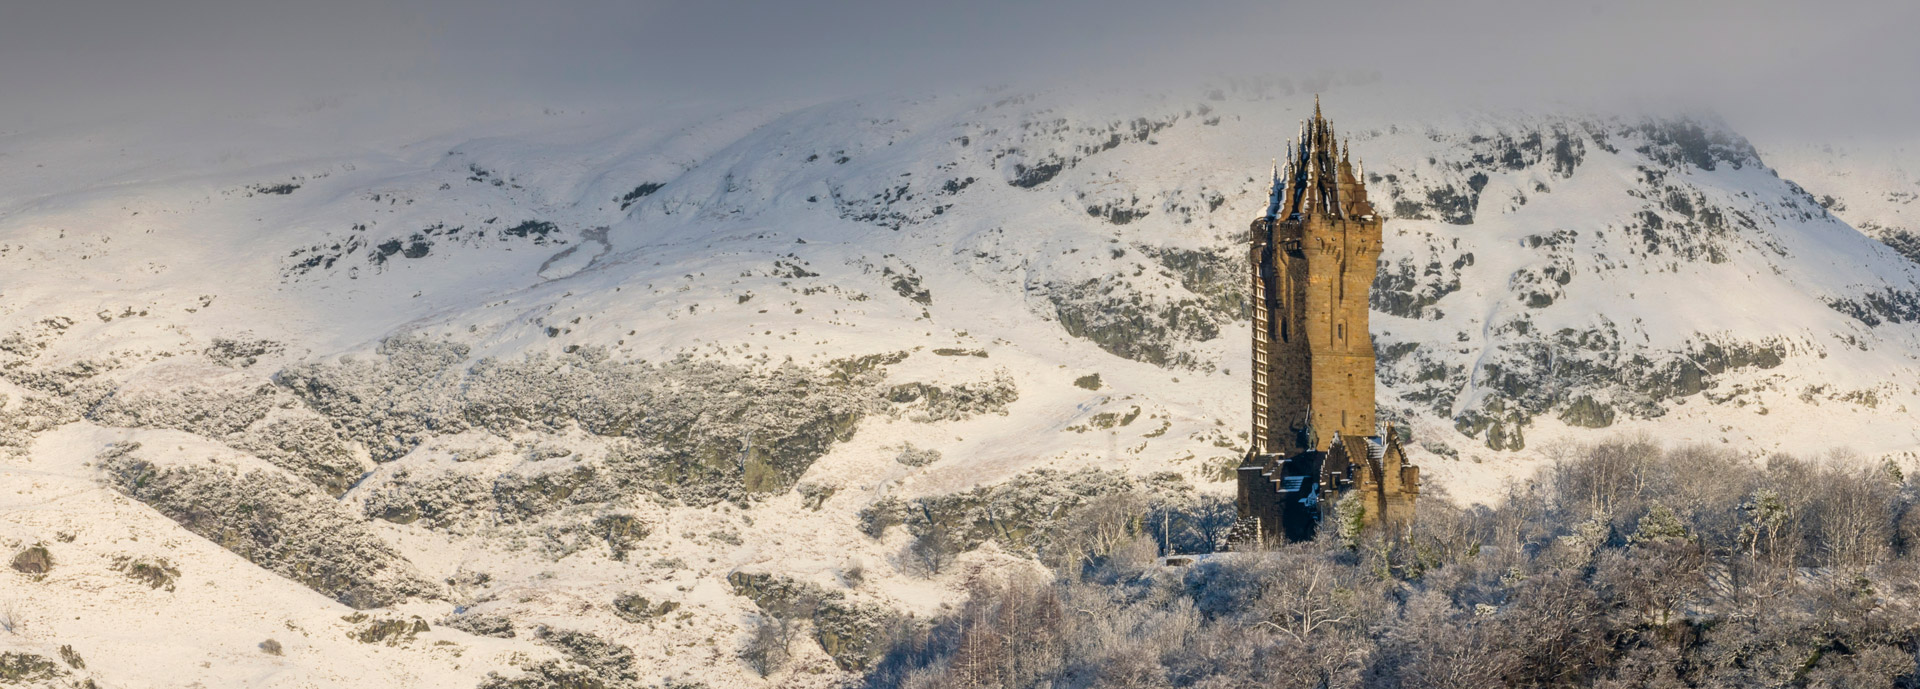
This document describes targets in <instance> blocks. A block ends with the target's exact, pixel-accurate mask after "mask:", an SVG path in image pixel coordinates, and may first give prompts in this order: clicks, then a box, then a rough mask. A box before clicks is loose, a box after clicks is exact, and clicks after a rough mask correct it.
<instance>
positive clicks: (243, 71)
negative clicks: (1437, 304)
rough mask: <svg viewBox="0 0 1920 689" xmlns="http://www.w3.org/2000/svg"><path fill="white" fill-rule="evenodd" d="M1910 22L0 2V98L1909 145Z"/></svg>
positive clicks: (1686, 9) (1506, 13)
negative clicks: (878, 113) (984, 104)
mask: <svg viewBox="0 0 1920 689" xmlns="http://www.w3.org/2000/svg"><path fill="white" fill-rule="evenodd" d="M1913 26H1920V4H1916V3H1910V2H1904V1H1889V0H1882V1H1877V2H1869V1H1844V2H1830V3H1821V4H1818V5H1816V4H1813V3H1799V2H1786V1H1784V0H1757V1H1754V2H1735V1H1733V0H1701V1H1697V2H1683V1H1673V0H1667V1H1661V2H1654V1H1651V0H1620V1H1618V2H1606V3H1574V2H1556V1H1554V0H1533V1H1524V2H1523V1H1520V0H1456V1H1453V2H1445V3H1436V2H1387V1H1384V0H1346V1H1344V2H1256V1H1253V0H1193V1H1188V2H1164V1H1156V2H1146V1H1143V0H1108V1H1095V0H1054V1H1051V2H1031V1H1027V2H1017V1H1013V0H975V1H973V2H964V3H918V2H899V1H897V0H887V1H882V0H843V1H840V2H799V1H784V2H780V1H749V0H651V1H648V0H640V1H637V2H616V1H613V0H555V1H553V2H546V3H527V2H501V1H480V2H455V1H453V0H400V1H398V2H371V1H368V0H343V1H337V2H325V3H255V2H246V1H243V0H186V1H183V2H168V3H151V2H135V1H125V2H99V1H97V0H75V1H72V2H62V3H11V4H9V5H8V6H7V7H6V8H4V9H0V92H4V93H6V94H7V95H8V97H7V98H5V99H4V100H5V102H6V103H7V104H8V105H7V106H0V107H5V108H7V110H11V111H12V112H14V113H15V114H16V115H18V116H20V117H28V116H29V115H30V116H32V117H33V118H35V119H38V120H49V119H50V120H55V121H64V120H69V119H72V118H73V117H75V116H78V115H84V114H87V113H138V112H143V111H150V110H159V111H171V112H179V113H189V114H190V113H196V112H203V113H204V112H213V111H216V110H233V109H239V110H248V109H256V108H262V107H284V106H286V105H287V104H296V105H297V104H299V103H302V102H306V101H310V100H313V99H320V98H329V97H341V96H348V97H362V98H391V99H440V100H444V101H447V102H469V103H470V102H508V101H518V102H524V103H530V104H531V103H551V104H555V105H562V104H566V103H574V102H580V103H587V102H607V101H620V102H639V103H662V102H679V101H688V100H704V101H714V100H720V101H731V100H744V99H753V98H760V97H779V98H787V97H812V96H821V95H836V94H846V93H858V92H868V91H879V90H889V89H899V88H915V87H924V88H930V89H941V88H951V87H956V86H960V85H968V84H978V83H1015V84H1021V83H1035V84H1049V83H1087V82H1095V83H1111V84H1129V83H1135V84H1140V85H1142V86H1144V87H1147V88H1159V87H1165V86H1169V85H1179V84H1185V83H1193V82H1196V81H1199V80H1203V79H1207V78H1213V77H1220V76H1232V75H1266V74H1316V73H1327V72H1342V73H1344V72H1354V71H1358V72H1371V73H1377V74H1379V75H1381V76H1382V78H1383V79H1384V80H1385V83H1387V84H1389V85H1390V86H1391V87H1392V88H1396V89H1402V90H1406V91H1409V92H1420V93H1422V94H1424V95H1428V96H1431V97H1445V98H1453V99H1459V100H1463V101H1466V102H1486V103H1499V104H1511V103H1525V102H1529V101H1534V100H1540V99H1552V98H1585V99H1589V100H1596V99H1613V98H1617V99H1655V100H1659V99H1664V100H1668V101H1672V102H1686V103H1690V104H1697V105H1701V106H1705V107H1713V108H1717V109H1722V110H1730V111H1732V114H1734V115H1737V116H1743V117H1753V118H1758V119H1761V120H1765V121H1766V122H1768V123H1770V124H1774V125H1779V126H1796V125H1799V124H1806V125H1811V124H1812V123H1811V121H1810V120H1812V119H1813V118H1816V117H1821V118H1825V119H1824V124H1825V125H1826V126H1845V127H1852V128H1882V129H1895V130H1898V129H1902V128H1906V127H1910V125H1907V124H1905V123H1906V122H1911V121H1912V119H1913V117H1914V116H1915V115H1920V93H1917V92H1920V89H1914V88H1912V87H1911V86H1910V84H1911V83H1912V81H1913V80H1914V77H1915V74H1914V72H1915V71H1916V68H1920V42H1914V41H1911V40H1908V37H1907V36H1906V35H1905V34H1907V33H1909V32H1910V30H1911V27H1913ZM7 110H0V115H6V114H7Z"/></svg>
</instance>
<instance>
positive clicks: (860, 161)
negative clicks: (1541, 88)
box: [0, 80, 1920, 686]
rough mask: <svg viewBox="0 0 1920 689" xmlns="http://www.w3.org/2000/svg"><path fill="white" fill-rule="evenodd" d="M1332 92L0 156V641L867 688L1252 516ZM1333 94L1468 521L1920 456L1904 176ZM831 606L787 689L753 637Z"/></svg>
mask: <svg viewBox="0 0 1920 689" xmlns="http://www.w3.org/2000/svg"><path fill="white" fill-rule="evenodd" d="M1312 107H1313V96H1312V93H1311V92H1310V91H1306V90H1303V89H1301V88H1296V85H1295V84H1293V83H1290V82H1286V81H1279V80H1275V81H1261V82H1245V83H1237V84H1221V85H1219V86H1217V87H1214V86H1208V87H1203V88H1197V89H1195V90H1193V91H1191V92H1178V93H1163V94H1135V93H1127V94H1111V93H1103V94H1088V93H1080V92H1074V91H1060V92H1040V93H1016V92H1011V91H1000V92H973V93H966V94H959V95H914V96H886V97H882V96H875V97H867V98H860V99H846V100H831V101H825V102H817V103H803V104H768V105H762V106H757V107H750V108H710V109H683V110H661V111H649V112H639V113H634V112H609V113H590V112H589V113H582V112H577V111H565V112H562V111H549V112H545V113H540V114H532V115H527V116H524V117H512V118H505V119H501V120H496V121H492V122H489V123H486V124H463V125H460V126H457V127H451V126H450V127H448V128H445V130H441V131H432V132H429V133H425V134H418V135H411V136H397V135H393V134H391V133H388V134H386V135H382V136H371V135H357V134H347V133H343V132H351V131H356V130H352V129H349V128H344V127H341V126H334V123H331V122H330V121H329V120H327V117H328V114H327V113H325V112H322V113H307V114H303V115H300V116H298V117H290V118H251V119H244V120H241V119H236V120H233V121H224V122H220V123H218V124H217V125H215V126H199V127H171V128H170V127H164V126H160V125H152V126H139V127H127V128H123V129H118V130H114V131H99V130H86V131H33V132H22V133H11V134H5V135H0V378H4V382H0V394H4V399H5V404H4V405H3V406H0V488H4V489H5V490H0V545H4V546H5V553H0V554H4V555H5V556H7V557H12V556H13V554H14V553H16V552H24V551H25V550H26V549H29V548H33V547H39V548H44V550H45V552H46V553H48V554H49V556H50V558H51V560H52V563H53V564H52V567H51V569H50V570H48V571H45V572H39V573H32V574H28V573H21V572H16V571H13V570H8V571H6V572H5V573H4V576H0V620H5V621H7V622H8V626H9V627H10V628H11V629H12V633H9V634H4V635H0V645H4V646H6V647H8V648H11V649H12V651H13V652H19V653H31V654H34V655H36V656H40V657H44V658H50V659H58V658H60V657H61V656H60V653H59V652H58V649H59V648H60V647H62V646H70V647H71V650H72V652H74V653H77V654H79V656H80V657H82V658H84V667H76V666H72V665H70V664H67V663H65V662H60V664H58V665H57V666H53V667H51V668H50V669H49V672H50V673H52V672H58V673H65V674H64V675H63V677H62V678H63V679H78V678H85V677H92V678H96V679H98V680H99V682H100V683H101V684H102V685H103V686H176V685H185V684H190V683H193V682H200V683H203V684H206V685H209V686H213V685H218V686H349V685H351V686H374V685H381V684H387V685H392V686H424V685H431V686H442V685H444V686H474V685H476V684H480V683H482V682H488V681H495V682H504V681H507V680H511V679H513V678H525V679H530V680H532V679H539V678H549V679H553V678H565V677H575V678H593V679H596V680H599V681H606V682H613V683H615V684H618V683H621V682H625V683H638V684H641V685H648V684H661V683H667V684H674V683H691V682H704V683H707V684H708V685H710V686H754V685H757V683H760V682H763V681H765V682H770V683H775V684H778V685H781V686H825V685H830V684H833V683H835V682H836V681H838V680H839V679H840V678H842V677H845V676H846V675H847V673H852V672H858V671H859V669H860V668H861V667H862V666H863V664H864V663H865V662H866V661H867V659H868V654H870V653H871V651H873V650H874V649H875V648H877V646H878V644H879V643H881V639H882V637H883V636H884V634H885V629H884V627H885V625H886V624H888V622H887V620H888V619H890V618H891V616H893V615H896V614H904V613H913V614H917V615H922V616H924V615H926V614H928V613H931V612H934V611H935V610H937V609H938V608H939V607H940V606H941V605H943V604H945V603H950V602H952V601H954V600H956V599H957V598H958V597H959V596H960V595H961V592H962V590H963V586H964V585H965V581H966V580H967V578H968V576H969V574H970V573H971V572H976V571H979V570H980V569H982V568H1016V567H1027V566H1031V565H1030V564H1029V561H1028V560H1026V559H1025V558H1026V557H1027V556H1028V555H1030V554H1031V553H1032V551H1033V550H1034V549H1036V548H1039V547H1041V545H1040V544H1041V543H1043V542H1044V539H1039V538H1031V537H1030V535H1031V534H1036V533H1045V532H1046V530H1047V529H1048V528H1049V526H1050V524H1049V522H1048V520H1049V519H1050V518H1051V516H1052V515H1054V514H1057V513H1058V509H1057V508H1058V507H1060V506H1062V505H1070V504H1072V503H1073V502H1075V501H1076V500H1079V499H1081V498H1083V497H1085V496H1087V495H1091V494H1094V493H1098V492H1101V491H1105V490H1111V489H1114V488H1115V487H1119V486H1128V485H1130V486H1134V487H1139V488H1143V489H1147V490H1150V491H1155V492H1158V493H1161V494H1167V495H1186V494H1211V495H1219V494H1224V493H1226V492H1228V491H1230V484H1229V483H1226V482H1225V481H1226V480H1227V479H1229V478H1230V477H1231V471H1230V467H1231V466H1232V465H1233V463H1234V462H1235V461H1236V460H1237V457H1238V454H1239V453H1240V452H1242V451H1243V450H1244V442H1245V435H1244V433H1243V432H1242V430H1243V427H1244V426H1245V424H1246V423H1247V414H1248V404H1247V394H1248V393H1247V388H1248V386H1247V380H1246V374H1247V371H1246V369H1245V367H1244V363H1243V361H1244V359H1245V357H1246V356H1247V344H1246V343H1247V339H1248V338H1247V331H1246V326H1245V323H1244V320H1245V315H1246V308H1247V306H1246V303H1245V295H1244V290H1243V287H1244V285H1245V268H1244V242H1245V233H1246V228H1247V224H1248V222H1249V221H1250V220H1251V219H1252V218H1253V217H1254V216H1255V215H1256V214H1258V213H1259V212H1260V211H1261V210H1262V209H1263V207H1264V203H1265V198H1266V190H1265V188H1264V181H1265V179H1266V176H1267V166H1268V164H1269V161H1270V159H1271V158H1273V157H1275V156H1277V155H1279V154H1280V153H1281V146H1282V145H1283V144H1282V142H1283V140H1284V138H1285V137H1286V136H1288V135H1290V134H1291V133H1292V132H1293V131H1294V130H1295V126H1296V123H1297V121H1298V120H1299V119H1301V118H1303V117H1306V116H1308V115H1309V114H1310V111H1311V108H1312ZM1326 107H1327V111H1328V114H1329V116H1330V117H1331V118H1332V119H1333V121H1334V124H1335V126H1336V127H1338V128H1339V130H1340V131H1341V132H1342V133H1343V134H1344V135H1345V136H1348V137H1350V140H1351V146H1352V150H1353V151H1354V154H1355V155H1356V157H1358V158H1360V159H1362V160H1363V161H1364V167H1365V170H1366V174H1367V176H1368V183H1369V187H1370V189H1371V194H1372V197H1373V199H1375V202H1376V205H1377V206H1378V207H1380V208H1382V209H1383V210H1385V211H1386V212H1387V213H1388V214H1389V216H1390V218H1391V219H1390V220H1389V221H1388V223H1387V229H1386V232H1387V247H1386V254H1385V256H1384V257H1383V263H1382V266H1381V277H1380V279H1379V281H1378V282H1377V283H1376V290H1375V291H1376V293H1375V295H1374V308H1375V313H1374V324H1373V330H1374V336H1375V341H1376V350H1377V352H1378V354H1379V360H1380V366H1381V370H1380V381H1381V388H1380V394H1379V403H1380V404H1381V406H1382V407H1383V410H1384V411H1385V414H1384V416H1385V418H1390V419H1393V420H1394V421H1396V422H1397V423H1399V424H1401V425H1402V426H1403V427H1408V428H1410V429H1411V433H1412V439H1413V442H1412V444H1411V445H1412V447H1413V448H1414V455H1415V461H1417V462H1419V463H1420V464H1422V465H1423V469H1424V470H1425V471H1426V472H1427V475H1428V476H1430V477H1431V479H1430V481H1431V482H1432V483H1434V484H1437V485H1439V486H1442V487H1444V488H1446V489H1447V491H1448V492H1450V493H1451V495H1453V496H1454V497H1455V498H1456V499H1467V500H1491V499H1495V497H1496V496H1497V494H1498V492H1499V487H1500V486H1501V484H1502V482H1503V481H1506V480H1508V479H1510V478H1516V477H1517V478H1524V477H1526V476H1530V475H1531V474H1532V472H1534V471H1535V470H1537V469H1538V468H1539V467H1540V466H1541V465H1542V464H1543V463H1544V462H1545V461H1547V458H1548V457H1550V456H1551V455H1552V454H1553V450H1554V446H1555V444H1556V443H1561V442H1578V441H1582V440H1591V439H1598V438H1601V437H1605V436H1608V435H1612V434H1617V433H1622V432H1629V433H1632V432H1645V433H1648V434H1652V435H1655V436H1657V437H1659V438H1661V439H1663V440H1665V441H1667V442H1671V443H1711V444H1715V445H1725V446H1728V447H1733V448H1736V449H1740V450H1742V451H1746V452H1750V453H1752V454H1753V455H1755V456H1763V455H1766V454H1770V453H1774V452H1793V453H1823V452H1827V451H1829V450H1834V449H1838V448H1847V449H1850V450H1852V451H1854V452H1857V453H1861V454H1865V455H1868V456H1880V455H1890V456H1904V457H1909V458H1911V457H1912V456H1914V453H1915V451H1916V448H1920V430H1917V429H1916V427H1915V425H1914V424H1913V423H1912V418H1913V416H1912V413H1911V412H1910V411H1909V407H1910V406H1914V405H1920V263H1916V262H1915V260H1916V259H1920V255H1914V254H1912V252H1909V253H1908V255H1906V256H1903V255H1902V254H1901V253H1900V252H1898V251H1895V250H1894V249H1893V248H1889V247H1888V246H1887V245H1884V244H1882V243H1880V242H1879V241H1876V239H1875V238H1876V237H1877V238H1880V239H1885V240H1887V241H1889V243H1893V244H1895V245H1896V246H1900V244H1899V242H1898V241H1896V240H1895V238H1897V237H1901V236H1907V237H1910V236H1911V234H1912V231H1913V227H1914V225H1913V223H1911V222H1907V221H1902V220H1899V218H1906V217H1909V216H1902V215H1899V213H1900V212H1901V211H1898V210H1897V209H1895V206H1898V205H1899V204H1901V203H1904V202H1903V201H1901V199H1902V198H1904V199H1906V200H1908V201H1910V200H1911V199H1912V196H1913V195H1912V193H1910V191H1900V189H1898V188H1897V187H1900V186H1902V185H1903V184H1904V185H1905V186H1906V187H1911V186H1912V179H1911V177H1904V178H1900V180H1896V181H1895V182H1890V183H1888V184H1885V185H1877V183H1876V184H1875V185H1868V184H1852V183H1851V182H1848V181H1846V180H1845V179H1844V178H1846V177H1847V176H1848V175H1850V174H1859V175H1867V174H1875V175H1878V174H1880V172H1878V170H1880V168H1873V170H1875V172H1865V171H1863V172H1858V173H1854V172H1852V170H1853V168H1851V167H1850V166H1849V164H1848V163H1847V160H1846V159H1843V158H1819V159H1818V160H1817V161H1816V162H1809V163H1807V167H1806V169H1808V170H1810V174H1813V173H1815V172H1817V174H1819V175H1821V179H1819V180H1813V179H1808V180H1803V181H1804V182H1805V184H1806V186H1807V187H1808V188H1809V189H1812V190H1813V193H1812V194H1809V193H1808V192H1807V191H1804V190H1802V188H1801V187H1800V186H1799V185H1796V184H1795V183H1794V182H1792V181H1789V179H1783V178H1782V177H1781V176H1780V175H1779V174H1776V173H1775V172H1774V170H1773V169H1771V168H1770V167H1769V163H1770V162H1772V161H1771V159H1763V157H1762V156H1761V155H1760V154H1759V153H1757V152H1756V151H1755V150H1754V148H1753V147H1752V146H1751V145H1749V144H1748V143H1747V142H1746V141H1745V140H1744V139H1743V138H1741V137H1740V136H1739V135H1738V134H1737V133H1735V132H1732V131H1728V130H1727V129H1726V128H1725V127H1723V126H1721V125H1718V124H1715V123H1713V122H1703V121H1695V120H1689V119H1683V118H1665V117H1655V116H1643V115H1633V116H1625V115H1610V114H1593V113H1586V112H1549V111H1535V112H1492V113H1488V112H1479V113H1457V112H1436V111H1434V110H1433V109H1432V108H1426V107H1422V106H1420V105H1419V104H1413V103H1405V102H1399V101H1398V100H1396V99H1395V97H1394V96H1393V94H1391V93H1386V92H1380V91H1374V90H1369V89H1366V88H1344V89H1338V90H1334V91H1332V92H1330V93H1329V95H1328V96H1327V98H1326ZM1809 155H1810V154H1809ZM1796 160H1799V159H1796ZM1889 174H1895V173H1889ZM1898 174H1904V173H1898ZM1788 177H1790V178H1791V177H1793V175H1791V174H1789V175H1788ZM1832 180H1840V181H1838V182H1832ZM1902 180H1904V181H1902ZM1829 182H1832V184H1831V185H1830V184H1829ZM1828 186H1836V187H1842V188H1844V190H1837V191H1828V190H1826V188H1827V187H1828ZM1883 187H1884V188H1883ZM1850 194H1851V195H1850ZM1900 194H1905V196H1900ZM1828 196H1831V197H1832V198H1834V199H1844V208H1843V205H1842V204H1840V203H1836V202H1834V201H1829V200H1827V197H1828ZM1882 206H1885V208H1884V209H1882ZM1829 208H1831V209H1832V210H1833V212H1834V213H1838V214H1839V216H1840V217H1839V218H1836V217H1834V215H1833V214H1830V213H1829ZM1855 212H1859V213H1864V214H1862V215H1853V214H1852V213H1855ZM1848 221H1852V222H1854V223H1855V224H1854V225H1849V224H1848ZM1902 222H1906V224H1904V225H1902V224H1899V223H1902ZM1856 227H1857V228H1859V229H1856ZM1896 227H1902V228H1906V229H1905V230H1901V231H1904V232H1907V234H1905V235H1902V234H1899V233H1898V232H1896V231H1895V230H1894V228H1896ZM1862 230H1865V231H1866V232H1867V233H1866V234H1863V232H1862ZM1868 235H1872V236H1871V237H1870V236H1868ZM996 510H997V511H996ZM982 514H984V515H986V516H980V515H982ZM989 524H990V525H991V528H989V527H988V526H983V525H989ZM976 532H977V533H976ZM934 536H938V538H934ZM929 539H933V540H938V541H940V545H941V547H940V548H935V549H932V550H930V547H931V546H929V545H928V543H929V542H930V541H929ZM943 539H944V540H943ZM161 560H164V563H161V562H160V561H161ZM135 564H140V565H141V566H137V567H136V566H134V565H135ZM156 571H157V572H160V573H161V574H162V575H163V576H159V577H158V579H155V578H154V577H152V576H149V573H152V572H156ZM130 572H132V574H130ZM168 572H171V573H170V574H169V573H168ZM143 577H145V578H143ZM160 579H164V580H165V581H164V582H163V583H161V584H154V583H152V582H153V581H156V580H160ZM796 600H805V601H806V605H804V606H801V605H798V604H796V603H795V601H796ZM803 607H804V609H805V611H806V612H805V613H804V617H805V618H806V622H807V628H808V629H810V630H812V631H809V632H807V634H809V635H810V636H809V638H810V639H812V640H811V641H807V642H804V643H798V644H796V645H795V646H794V648H795V649H796V651H797V652H799V654H800V656H799V658H798V660H797V662H796V663H794V664H793V665H792V666H790V667H788V668H787V669H784V670H781V671H780V672H778V673H776V674H775V675H774V676H773V677H772V678H771V679H769V680H762V679H760V677H759V676H758V675H757V674H756V673H754V671H753V670H752V669H751V668H750V667H749V665H748V663H746V662H744V661H742V660H741V659H740V655H739V654H740V651H741V650H742V648H743V646H744V645H745V644H746V642H747V638H748V629H749V628H750V627H751V626H753V625H754V624H756V623H757V622H756V621H757V620H761V619H764V618H767V617H792V616H795V615H802V613H797V612H795V610H799V609H801V608H803ZM415 618H418V623H416V621H415ZM268 639H272V640H274V641H275V642H276V645H275V646H273V648H274V649H276V651H275V652H273V653H268V652H266V651H265V650H263V649H262V648H261V644H262V642H264V641H266V640H268ZM490 673H492V674H495V675H498V678H497V679H495V680H488V679H487V678H488V677H489V675H490Z"/></svg>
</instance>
